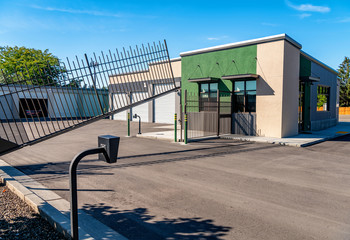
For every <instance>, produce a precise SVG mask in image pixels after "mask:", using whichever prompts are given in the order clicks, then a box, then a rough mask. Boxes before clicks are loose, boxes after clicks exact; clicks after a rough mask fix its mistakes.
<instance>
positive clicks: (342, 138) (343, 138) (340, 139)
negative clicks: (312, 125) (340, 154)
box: [328, 134, 350, 142]
mask: <svg viewBox="0 0 350 240" xmlns="http://www.w3.org/2000/svg"><path fill="white" fill-rule="evenodd" d="M328 141H330V142H350V134H347V135H344V136H340V137H337V138H333V139H330V140H328Z"/></svg>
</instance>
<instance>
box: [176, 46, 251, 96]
mask: <svg viewBox="0 0 350 240" xmlns="http://www.w3.org/2000/svg"><path fill="white" fill-rule="evenodd" d="M256 56H257V45H252V46H246V47H240V48H233V49H225V50H220V51H214V52H208V53H201V54H196V55H191V56H185V57H182V58H181V90H182V93H183V94H182V96H184V91H185V90H187V92H188V93H189V94H195V95H198V93H199V84H198V83H196V82H189V81H188V80H189V79H195V78H207V77H213V78H221V77H222V76H225V75H237V74H246V73H251V74H256ZM232 85H233V84H232V81H231V80H219V81H218V88H219V90H220V91H232V89H233V87H232Z"/></svg>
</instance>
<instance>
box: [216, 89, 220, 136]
mask: <svg viewBox="0 0 350 240" xmlns="http://www.w3.org/2000/svg"><path fill="white" fill-rule="evenodd" d="M216 101H217V103H218V132H217V136H220V90H219V89H218V92H217V100H216Z"/></svg>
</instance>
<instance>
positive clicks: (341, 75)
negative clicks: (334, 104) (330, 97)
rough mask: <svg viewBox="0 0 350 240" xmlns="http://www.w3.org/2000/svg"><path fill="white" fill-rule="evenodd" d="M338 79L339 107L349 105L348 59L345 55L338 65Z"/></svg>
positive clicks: (349, 62) (349, 65)
mask: <svg viewBox="0 0 350 240" xmlns="http://www.w3.org/2000/svg"><path fill="white" fill-rule="evenodd" d="M338 80H339V83H340V92H339V104H340V106H341V107H350V59H349V58H348V57H345V59H344V61H343V62H342V63H341V64H340V65H339V69H338Z"/></svg>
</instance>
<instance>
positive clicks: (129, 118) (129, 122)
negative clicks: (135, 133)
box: [128, 113, 130, 137]
mask: <svg viewBox="0 0 350 240" xmlns="http://www.w3.org/2000/svg"><path fill="white" fill-rule="evenodd" d="M128 137H130V113H128Z"/></svg>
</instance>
